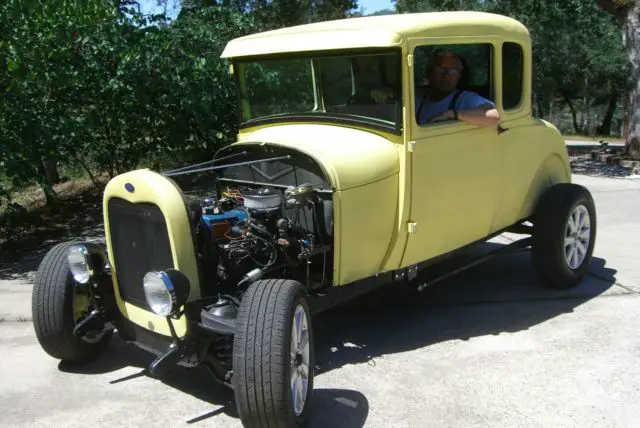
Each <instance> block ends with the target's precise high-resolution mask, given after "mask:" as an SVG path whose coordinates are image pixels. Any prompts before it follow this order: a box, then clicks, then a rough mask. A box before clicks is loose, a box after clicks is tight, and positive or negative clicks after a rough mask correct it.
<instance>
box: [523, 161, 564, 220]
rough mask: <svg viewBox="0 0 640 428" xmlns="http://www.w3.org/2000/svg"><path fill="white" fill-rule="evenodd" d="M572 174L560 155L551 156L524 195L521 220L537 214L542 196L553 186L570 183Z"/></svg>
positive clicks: (542, 165) (542, 164)
mask: <svg viewBox="0 0 640 428" xmlns="http://www.w3.org/2000/svg"><path fill="white" fill-rule="evenodd" d="M570 182H571V172H570V171H569V169H568V165H567V163H566V161H565V160H564V159H563V157H562V156H561V155H560V154H559V153H553V154H551V155H549V156H548V157H547V158H546V159H545V160H544V161H543V162H542V163H541V165H540V168H539V169H538V171H537V172H536V174H535V176H534V177H533V179H532V180H531V184H530V185H529V189H528V191H527V193H526V194H525V195H524V198H523V200H522V203H521V205H520V210H519V218H521V219H524V218H529V217H531V216H532V215H534V214H535V210H536V206H537V204H538V201H539V200H540V198H541V197H542V195H543V194H544V193H545V192H546V191H547V190H548V189H549V188H550V187H552V186H553V185H555V184H558V183H570Z"/></svg>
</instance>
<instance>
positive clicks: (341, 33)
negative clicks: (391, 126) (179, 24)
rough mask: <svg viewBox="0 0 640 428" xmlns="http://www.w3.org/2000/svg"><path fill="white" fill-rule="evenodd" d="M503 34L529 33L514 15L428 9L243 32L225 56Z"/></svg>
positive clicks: (521, 37) (518, 37)
mask: <svg viewBox="0 0 640 428" xmlns="http://www.w3.org/2000/svg"><path fill="white" fill-rule="evenodd" d="M487 35H490V36H501V37H508V38H509V39H511V40H514V41H521V42H523V43H527V42H528V41H529V32H528V30H527V29H526V27H525V26H524V25H522V24H521V23H520V22H518V21H517V20H515V19H513V18H509V17H507V16H504V15H498V14H493V13H485V12H425V13H406V14H393V15H379V16H365V17H359V18H347V19H339V20H332V21H324V22H317V23H312V24H304V25H297V26H293V27H287V28H281V29H278V30H272V31H265V32H262V33H257V34H251V35H248V36H244V37H239V38H236V39H233V40H231V41H230V42H229V43H227V46H226V47H225V49H224V51H223V53H222V55H221V57H222V58H240V57H251V56H258V55H273V54H278V53H290V52H312V51H325V50H334V49H358V48H387V47H399V46H401V44H402V43H403V42H404V41H405V40H406V39H409V38H421V37H447V36H471V37H473V36H487Z"/></svg>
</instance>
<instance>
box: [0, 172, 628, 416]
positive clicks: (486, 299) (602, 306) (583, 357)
mask: <svg viewBox="0 0 640 428" xmlns="http://www.w3.org/2000/svg"><path fill="white" fill-rule="evenodd" d="M575 180H576V181H577V182H579V183H582V184H585V185H587V186H588V187H589V189H590V190H591V191H592V192H593V194H594V197H595V199H596V204H597V209H598V214H599V224H598V237H597V245H596V250H595V259H594V263H593V265H592V267H591V275H590V276H589V277H588V278H587V279H586V280H585V281H584V282H583V283H582V284H581V285H580V286H579V287H578V288H576V289H574V290H571V291H567V292H554V291H549V290H546V289H542V288H541V287H539V284H538V283H537V280H536V279H535V277H534V276H533V272H532V270H531V265H530V261H529V257H528V253H519V254H513V255H510V256H506V257H503V258H501V259H496V260H494V261H492V262H489V263H488V264H485V265H482V266H480V267H478V268H476V269H474V270H473V271H469V272H467V273H464V274H461V275H460V276H457V277H455V278H454V279H451V280H448V281H445V282H443V283H441V284H440V285H439V286H437V287H434V288H432V289H428V290H426V291H425V292H424V293H422V294H421V295H420V296H419V297H417V296H416V295H415V294H412V293H411V290H408V289H406V288H402V287H400V288H399V289H398V291H396V290H390V289H387V290H384V292H379V293H376V294H372V295H370V296H368V298H367V299H366V300H365V301H363V302H358V304H357V305H351V306H346V307H343V308H340V309H339V310H336V311H333V312H332V313H330V314H326V315H324V316H321V317H320V318H319V319H317V320H316V325H317V326H318V331H317V336H318V338H317V339H318V340H317V350H318V357H317V358H318V365H319V367H318V369H317V373H318V376H317V378H316V401H315V403H314V406H313V408H312V422H311V424H310V426H311V427H331V428H353V427H362V426H366V427H385V428H388V427H427V426H443V427H451V426H461V427H462V426H464V427H471V426H509V427H511V426H514V427H515V426H528V427H529V426H533V427H537V426H539V427H545V428H546V427H551V426H554V427H555V426H558V427H567V426H570V427H574V426H575V427H586V426H598V427H601V426H607V427H634V426H637V424H638V421H640V406H638V403H639V402H640V381H639V379H640V365H638V363H637V362H638V361H639V360H640V333H639V331H640V311H639V310H638V308H639V307H640V298H639V294H638V293H639V292H640V266H639V260H638V251H637V248H636V245H637V243H640V220H638V217H637V213H638V212H639V211H640V181H637V180H626V179H615V180H614V179H605V178H590V177H582V176H581V177H576V178H575ZM507 238H508V237H506V238H505V237H501V238H497V239H496V240H495V241H496V242H507ZM24 266H25V264H23V265H21V266H18V267H14V268H9V269H5V270H4V271H0V318H4V320H5V321H4V322H1V323H0V338H1V340H2V342H1V343H2V345H1V346H0V359H1V360H2V361H3V363H4V364H2V365H0V379H1V381H0V403H1V404H0V407H1V408H2V419H1V420H2V422H1V425H2V426H3V427H59V426H60V427H63V426H64V427H76V426H77V427H84V426H91V425H94V426H110V427H116V426H144V427H147V426H153V427H180V426H185V427H186V426H195V427H198V426H201V427H204V426H215V427H239V426H240V423H239V421H238V419H237V417H236V415H235V410H234V406H233V404H232V397H231V395H230V394H229V392H228V391H225V390H224V389H221V388H220V387H218V386H217V385H216V384H215V383H213V382H212V381H210V380H209V379H208V378H207V376H206V373H204V372H203V371H200V370H192V371H187V370H183V369H178V370H176V371H175V372H173V373H171V374H170V375H169V376H168V377H167V378H166V379H163V380H157V379H151V378H148V377H145V376H136V374H138V373H139V372H140V370H141V368H142V367H144V366H145V365H146V364H148V363H149V362H150V361H151V360H152V357H151V356H149V355H147V354H145V353H144V352H142V351H139V350H137V349H135V348H132V347H129V346H128V345H125V344H124V343H123V342H122V341H120V340H115V341H114V343H113V346H112V347H111V349H110V350H109V352H108V354H107V355H106V356H105V357H104V358H102V359H101V360H99V361H98V362H96V363H94V364H92V365H90V366H88V367H84V368H73V367H66V366H63V365H60V364H58V362H57V361H55V360H53V359H51V358H49V357H48V356H47V355H45V354H44V353H43V352H42V351H41V350H40V348H39V347H38V345H37V343H36V341H35V338H34V335H33V331H32V327H31V324H30V323H29V322H19V321H20V320H27V319H29V317H30V314H29V298H30V286H29V285H28V283H29V270H28V264H27V265H26V266H27V267H24ZM25 271H26V272H25ZM9 278H11V280H9ZM19 278H22V279H19ZM21 281H22V282H21Z"/></svg>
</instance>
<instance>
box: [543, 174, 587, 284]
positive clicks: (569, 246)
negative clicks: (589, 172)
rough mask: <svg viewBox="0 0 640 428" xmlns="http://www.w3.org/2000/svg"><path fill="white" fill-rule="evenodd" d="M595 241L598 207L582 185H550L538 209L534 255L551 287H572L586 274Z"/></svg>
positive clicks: (546, 281) (546, 282)
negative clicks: (596, 207)
mask: <svg viewBox="0 0 640 428" xmlns="http://www.w3.org/2000/svg"><path fill="white" fill-rule="evenodd" d="M595 241H596V209H595V204H594V202H593V198H592V197H591V194H590V193H589V191H588V190H587V189H586V188H584V187H583V186H579V185H576V184H569V183H562V184H556V185H554V186H553V187H552V188H550V189H549V190H548V191H547V193H546V194H545V195H544V196H543V197H542V199H541V201H540V204H539V207H538V209H537V211H536V218H535V224H534V233H533V245H532V256H533V262H534V265H535V267H536V270H537V272H538V275H539V276H540V277H541V278H542V280H543V281H544V282H545V284H547V285H548V286H551V287H553V288H570V287H573V286H575V285H576V284H577V283H578V282H579V281H580V280H581V279H582V278H583V277H584V276H585V275H586V274H587V270H588V269H589V265H590V264H591V259H592V254H593V248H594V245H595Z"/></svg>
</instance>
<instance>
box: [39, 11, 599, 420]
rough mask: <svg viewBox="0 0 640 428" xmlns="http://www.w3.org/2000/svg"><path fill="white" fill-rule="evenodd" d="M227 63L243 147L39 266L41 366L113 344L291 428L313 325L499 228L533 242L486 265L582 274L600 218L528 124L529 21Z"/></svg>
mask: <svg viewBox="0 0 640 428" xmlns="http://www.w3.org/2000/svg"><path fill="white" fill-rule="evenodd" d="M222 57H223V58H225V59H226V60H228V61H229V65H230V71H231V73H232V74H233V78H234V79H235V81H236V83H237V94H238V111H239V127H240V128H239V129H240V131H239V134H238V138H237V141H236V142H235V143H233V144H231V145H229V146H226V147H224V148H222V149H220V150H219V151H218V152H217V153H215V154H212V155H213V160H212V161H210V162H207V163H205V164H199V165H194V166H189V167H184V168H180V169H178V170H173V171H166V172H156V171H152V170H148V169H143V170H136V171H131V172H128V173H125V174H122V175H120V176H117V177H115V178H113V179H112V180H111V181H110V182H109V183H108V185H107V187H106V189H105V192H104V199H103V209H104V232H105V242H106V247H105V248H106V249H103V247H102V246H99V245H96V244H92V243H87V242H68V243H63V244H59V245H57V246H56V247H54V248H53V249H51V251H50V252H49V253H48V254H47V256H46V257H45V258H44V260H43V261H42V264H41V266H40V268H39V271H38V275H37V279H36V283H35V287H34V294H33V322H34V326H35V331H36V334H37V337H38V339H39V341H40V344H41V345H42V347H43V349H44V350H45V351H46V352H47V353H49V354H50V355H51V356H53V357H55V358H57V359H61V360H67V361H73V362H78V363H79V362H86V361H89V360H91V359H93V358H96V357H97V356H98V355H100V353H101V352H102V351H103V350H104V349H105V347H106V346H107V345H108V343H109V340H110V338H111V337H112V334H113V332H114V331H116V330H117V332H118V334H119V335H120V336H121V337H122V338H124V339H125V340H126V341H129V342H132V343H135V344H136V345H138V346H140V347H142V348H144V349H146V350H148V351H150V352H152V353H154V354H156V355H157V358H156V359H155V360H154V361H153V363H152V364H151V365H150V367H149V368H148V372H149V373H150V374H151V375H154V376H160V375H161V374H162V372H163V371H164V370H165V369H167V368H169V367H172V366H175V365H180V366H185V367H193V366H199V365H204V366H206V367H207V368H208V369H210V372H211V373H212V374H213V377H214V378H215V379H217V380H218V381H219V382H221V383H223V384H225V385H228V386H229V387H231V388H233V391H234V394H235V399H236V404H237V408H238V413H239V415H240V418H241V421H242V423H243V425H244V426H247V427H267V426H271V427H274V426H277V427H293V426H298V425H299V424H301V423H302V422H303V421H304V420H305V415H306V414H307V409H308V408H309V406H310V403H311V399H312V393H313V379H314V370H313V368H314V336H313V324H312V315H313V314H314V313H316V312H318V311H322V310H324V309H326V308H329V307H331V306H333V305H336V304H339V303H340V302H343V301H344V300H346V299H350V298H354V297H356V296H358V295H361V294H363V293H366V292H368V291H370V290H372V289H374V288H376V287H379V286H381V285H384V284H390V283H393V282H394V281H412V280H414V279H415V278H416V277H417V276H418V275H419V271H420V270H421V269H423V268H424V267H426V266H429V265H431V264H433V263H437V262H439V261H441V260H442V259H443V258H446V257H448V256H451V255H453V254H455V253H456V252H457V251H460V250H462V249H466V248H468V247H469V246H470V245H474V244H477V243H479V242H482V241H486V240H488V239H490V238H492V237H494V236H496V235H499V234H501V233H503V232H505V231H514V232H517V233H519V234H523V235H526V237H525V238H523V239H521V240H518V241H515V243H513V244H510V245H508V246H506V247H504V248H502V249H500V250H498V251H499V253H504V252H508V251H513V250H515V249H523V248H529V247H530V249H531V254H532V262H533V263H534V265H535V266H536V268H537V272H539V274H540V277H541V278H542V280H543V282H544V283H545V284H548V285H550V286H552V287H559V288H566V287H571V286H573V285H575V284H576V283H578V282H579V281H580V279H581V278H582V277H583V276H584V275H585V273H586V270H587V268H588V265H589V263H590V261H591V257H592V252H593V246H594V243H595V230H596V212H595V208H594V203H593V200H592V198H591V195H590V194H589V192H588V191H587V190H586V189H585V188H583V187H581V186H578V185H575V184H572V183H571V176H570V169H569V162H568V155H567V150H566V146H565V144H564V141H563V139H562V138H561V135H560V133H559V132H558V130H557V129H556V128H555V127H554V126H553V125H552V124H550V123H547V122H545V121H543V120H540V119H537V118H534V117H533V115H532V109H531V98H532V93H531V81H532V67H531V63H532V61H531V57H532V52H531V41H530V37H529V33H528V31H527V29H526V28H525V27H524V26H523V25H522V24H521V23H519V22H517V21H515V20H513V19H511V18H508V17H504V16H499V15H492V14H486V13H471V12H451V13H423V14H404V15H388V16H376V17H362V18H352V19H344V20H336V21H330V22H322V23H315V24H308V25H302V26H297V27H292V28H285V29H280V30H274V31H270V32H265V33H261V34H255V35H251V36H246V37H241V38H238V39H234V40H231V41H230V42H229V43H228V45H227V46H226V48H225V50H224V52H223V54H222ZM187 174H211V175H213V176H215V189H210V194H213V195H214V196H213V197H209V198H206V199H204V200H198V201H194V200H190V199H189V198H188V197H187V196H186V195H185V192H183V190H182V189H181V187H180V186H179V185H178V180H179V178H178V177H180V176H184V175H187ZM493 255H494V253H492V254H490V255H489V256H493ZM489 256H483V258H482V259H478V260H474V261H473V262H472V263H471V264H469V265H468V266H473V265H475V264H477V263H479V262H481V261H483V260H485V259H486V258H487V257H489ZM436 280H438V279H437V278H436V279H434V281H436ZM427 285H429V284H427Z"/></svg>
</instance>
